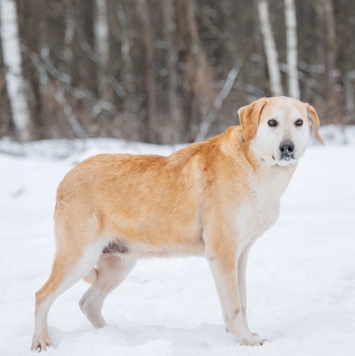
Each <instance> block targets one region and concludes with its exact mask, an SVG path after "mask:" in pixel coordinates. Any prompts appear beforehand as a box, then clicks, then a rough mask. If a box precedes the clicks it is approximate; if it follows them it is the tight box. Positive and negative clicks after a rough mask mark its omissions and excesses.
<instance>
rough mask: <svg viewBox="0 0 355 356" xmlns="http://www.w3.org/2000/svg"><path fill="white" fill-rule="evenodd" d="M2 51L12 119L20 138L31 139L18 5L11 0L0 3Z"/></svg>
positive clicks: (2, 0)
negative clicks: (18, 21)
mask: <svg viewBox="0 0 355 356" xmlns="http://www.w3.org/2000/svg"><path fill="white" fill-rule="evenodd" d="M0 16H1V33H2V46H3V48H2V50H3V57H4V63H5V66H6V67H7V68H8V70H7V72H6V85H7V89H8V93H9V99H10V105H11V112H12V117H13V120H14V124H15V127H16V130H17V132H18V137H19V138H20V140H23V141H26V140H30V139H31V131H30V112H29V110H28V104H27V100H26V96H25V93H24V90H25V82H24V78H23V75H22V68H21V50H20V41H19V34H18V25H17V11H16V3H15V2H14V1H11V0H1V1H0Z"/></svg>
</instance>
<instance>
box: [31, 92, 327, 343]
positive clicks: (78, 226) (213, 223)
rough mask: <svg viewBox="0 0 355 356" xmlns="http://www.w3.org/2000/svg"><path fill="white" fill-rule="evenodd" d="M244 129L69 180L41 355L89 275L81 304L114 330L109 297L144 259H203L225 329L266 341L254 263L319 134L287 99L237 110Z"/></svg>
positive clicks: (62, 195) (91, 168)
mask: <svg viewBox="0 0 355 356" xmlns="http://www.w3.org/2000/svg"><path fill="white" fill-rule="evenodd" d="M238 114H239V121H240V126H234V127H230V128H228V129H227V130H226V131H225V132H224V133H222V134H221V135H219V136H215V137H213V138H211V139H208V140H206V141H203V142H199V143H194V144H191V145H189V146H187V147H185V148H182V149H181V150H179V151H176V152H175V153H173V154H171V155H170V156H167V157H162V156H157V155H128V154H114V155H112V154H103V155H98V156H94V157H92V158H89V159H87V160H85V161H84V162H82V163H80V164H78V165H77V166H76V167H74V168H73V169H72V170H71V171H70V172H69V173H67V175H66V176H65V177H64V179H63V180H62V182H61V183H60V185H59V187H58V191H57V198H56V206H55V214H54V219H55V238H56V255H55V260H54V264H53V268H52V273H51V275H50V277H49V279H48V281H47V282H46V283H45V284H44V285H43V287H42V288H41V289H40V290H39V291H38V292H37V293H36V307H35V329H34V335H33V343H32V349H37V350H44V349H46V348H47V347H48V346H50V345H51V341H50V339H49V337H48V330H47V315H48V311H49V309H50V307H51V305H52V303H53V302H54V301H55V299H56V298H57V297H58V296H59V295H60V294H62V293H63V292H64V291H65V290H67V289H68V288H70V287H71V286H72V285H74V284H75V283H76V282H77V281H79V280H80V279H82V278H84V279H85V280H86V281H88V282H89V283H91V286H90V287H89V289H88V290H87V292H86V293H85V294H84V296H83V297H82V298H81V300H80V303H79V304H80V308H81V310H82V311H83V312H84V314H85V315H86V316H87V318H88V319H89V321H90V322H91V323H92V324H93V326H94V327H96V328H101V327H104V326H105V325H106V323H105V320H104V319H103V317H102V314H101V309H102V305H103V302H104V300H105V298H106V296H107V295H108V294H109V293H110V292H111V291H112V290H113V289H114V288H116V287H117V286H118V285H119V284H120V283H121V282H122V281H123V280H124V279H125V277H126V276H127V275H128V274H129V272H130V271H131V270H132V268H133V267H134V265H135V263H136V261H137V259H138V258H143V257H149V256H187V255H192V256H203V257H205V258H206V259H207V260H208V262H209V265H210V268H211V271H212V274H213V277H214V280H215V284H216V288H217V292H218V296H219V299H220V303H221V307H222V312H223V317H224V322H225V325H226V329H227V330H228V331H229V332H230V333H231V334H232V335H233V336H234V338H235V339H236V341H237V342H239V343H240V344H242V345H262V344H263V343H264V342H265V341H266V340H265V339H262V338H260V337H259V336H258V335H257V334H253V333H252V332H251V331H250V330H249V327H248V322H247V317H246V303H247V297H246V280H245V277H246V265H247V259H248V254H249V250H250V248H251V246H252V245H253V243H254V242H255V240H256V239H257V238H258V237H260V236H261V235H262V234H263V233H264V232H265V231H266V230H267V229H268V228H270V226H272V225H273V224H274V223H275V221H276V220H277V218H278V215H279V210H280V197H281V196H282V194H283V193H284V191H285V189H286V187H287V185H288V184H289V182H290V179H291V177H292V175H293V173H294V171H295V169H296V167H297V162H298V161H299V159H300V158H301V157H302V156H303V154H304V151H305V149H306V146H307V142H308V140H309V137H310V132H311V131H312V130H313V133H314V135H315V137H316V139H317V140H318V141H319V142H320V143H321V144H323V141H322V138H321V136H320V134H319V126H320V123H319V118H318V116H317V113H316V111H315V109H314V108H313V107H312V106H311V105H309V104H306V103H303V102H301V101H299V100H296V99H293V98H288V97H272V98H261V99H259V100H256V101H254V102H252V103H251V104H249V105H247V106H245V107H242V108H240V109H239V110H238Z"/></svg>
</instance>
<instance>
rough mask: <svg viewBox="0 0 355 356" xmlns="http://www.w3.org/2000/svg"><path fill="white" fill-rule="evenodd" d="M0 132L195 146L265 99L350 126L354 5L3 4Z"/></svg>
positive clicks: (63, 0)
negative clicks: (298, 104) (277, 98)
mask: <svg viewBox="0 0 355 356" xmlns="http://www.w3.org/2000/svg"><path fill="white" fill-rule="evenodd" d="M0 11H1V13H0V137H3V136H9V137H13V138H15V139H18V140H36V139H46V138H61V137H65V138H74V137H97V136H104V137H105V136H108V137H117V138H122V139H128V140H137V141H145V142H155V143H165V144H171V143H177V142H193V141H195V140H199V139H204V138H205V137H207V136H210V135H212V134H215V133H217V132H220V131H222V130H223V129H224V128H225V127H226V126H229V125H234V124H236V123H237V122H238V116H237V112H236V110H237V109H238V108H239V107H240V106H243V105H245V104H247V103H248V102H250V101H252V100H254V99H256V98H258V97H261V96H271V95H290V96H294V97H299V98H300V99H301V100H303V101H306V102H310V103H311V104H312V105H314V106H315V107H316V109H317V111H318V113H319V116H320V117H321V120H322V122H323V123H341V124H354V123H355V40H354V38H353V35H354V34H355V2H354V1H352V0H336V1H335V0H333V1H332V0H300V1H294V0H283V1H281V0H240V1H235V0H221V1H215V0H85V1H84V0H50V1H48V0H0Z"/></svg>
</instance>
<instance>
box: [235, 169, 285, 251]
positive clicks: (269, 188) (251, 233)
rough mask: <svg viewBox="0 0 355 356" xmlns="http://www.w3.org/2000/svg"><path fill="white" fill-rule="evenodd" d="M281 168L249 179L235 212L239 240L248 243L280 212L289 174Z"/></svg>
mask: <svg viewBox="0 0 355 356" xmlns="http://www.w3.org/2000/svg"><path fill="white" fill-rule="evenodd" d="M286 173H287V172H283V171H282V170H280V172H279V171H276V170H275V172H270V173H269V174H267V175H264V179H259V180H256V179H255V180H251V181H250V183H249V191H248V194H247V195H246V199H245V201H243V202H242V203H241V204H240V206H239V209H238V212H237V228H238V232H239V234H238V235H239V241H240V243H241V244H242V245H245V246H246V245H248V244H249V243H251V242H253V241H255V239H257V238H258V237H259V236H261V235H262V234H263V233H264V232H265V231H266V230H268V229H269V228H270V227H271V226H272V225H273V224H274V223H275V222H276V220H277V218H278V216H279V212H280V198H281V195H282V194H283V192H284V191H285V189H286V187H287V185H288V183H289V180H290V175H289V174H286Z"/></svg>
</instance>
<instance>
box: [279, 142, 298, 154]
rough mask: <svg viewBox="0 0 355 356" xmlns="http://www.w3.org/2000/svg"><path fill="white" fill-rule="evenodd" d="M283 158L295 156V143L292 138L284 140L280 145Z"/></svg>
mask: <svg viewBox="0 0 355 356" xmlns="http://www.w3.org/2000/svg"><path fill="white" fill-rule="evenodd" d="M279 150H280V152H281V158H290V157H292V156H293V151H294V150H295V145H294V144H293V143H292V142H291V141H290V140H285V141H282V142H281V144H280V147H279Z"/></svg>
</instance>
